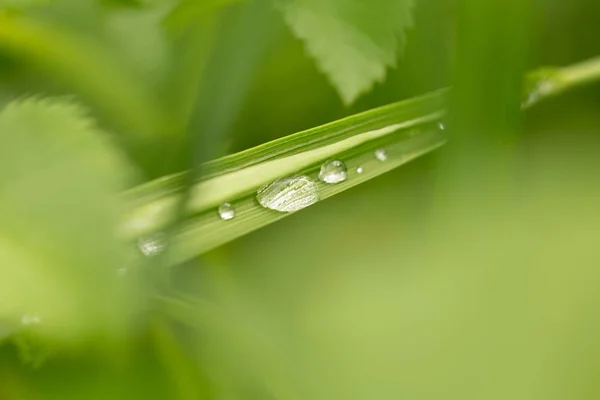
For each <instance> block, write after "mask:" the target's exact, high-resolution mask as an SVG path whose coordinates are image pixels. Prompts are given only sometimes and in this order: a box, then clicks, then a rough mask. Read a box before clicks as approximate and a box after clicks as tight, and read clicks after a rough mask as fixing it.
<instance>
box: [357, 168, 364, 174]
mask: <svg viewBox="0 0 600 400" xmlns="http://www.w3.org/2000/svg"><path fill="white" fill-rule="evenodd" d="M363 172H365V170H364V168H363V167H358V168H356V173H357V174H362V173H363Z"/></svg>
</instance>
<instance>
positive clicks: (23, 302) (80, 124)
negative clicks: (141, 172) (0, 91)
mask: <svg viewBox="0 0 600 400" xmlns="http://www.w3.org/2000/svg"><path fill="white" fill-rule="evenodd" d="M104 136H105V134H103V133H102V132H100V131H98V130H97V128H96V127H95V126H94V124H93V122H92V121H91V120H90V119H88V118H87V117H86V115H85V113H84V112H83V110H82V109H81V108H79V107H78V106H76V105H74V104H72V103H70V102H68V101H65V100H38V99H28V100H20V101H15V102H12V103H10V104H9V105H7V106H6V107H5V109H4V110H2V112H0V221H2V223H1V224H0V266H1V268H0V320H4V321H9V322H10V323H11V324H12V325H13V326H19V325H22V326H23V325H24V327H25V328H27V329H29V328H34V329H36V330H40V331H41V332H43V333H44V334H46V335H48V336H51V337H54V338H56V339H58V340H63V339H64V340H69V339H70V338H77V339H82V338H85V337H89V336H90V335H94V336H98V335H103V334H106V333H108V332H113V333H114V332H115V330H114V329H116V328H118V327H121V326H122V324H123V323H124V322H125V319H126V317H125V316H126V315H127V313H128V310H129V304H130V303H129V302H128V301H125V298H124V296H123V295H124V292H122V289H124V285H125V281H124V280H123V279H122V278H121V277H119V275H118V273H117V270H118V269H119V268H124V267H125V263H126V260H125V253H124V251H123V250H124V248H123V246H122V245H120V243H119V241H118V239H117V238H116V236H115V234H114V226H115V224H116V223H117V220H118V218H119V215H120V212H121V209H120V207H121V206H120V204H119V202H118V196H117V193H119V191H120V190H123V188H124V187H125V186H126V184H127V183H128V182H127V181H128V178H131V177H132V174H131V173H128V172H129V171H131V170H130V168H129V166H128V164H127V163H126V162H125V161H124V158H122V157H121V155H120V154H119V153H118V152H117V150H116V148H114V147H113V146H112V145H111V143H110V142H108V141H107V138H106V137H104ZM129 183H130V182H129ZM133 294H134V292H130V295H131V296H133ZM74 299H76V301H74Z"/></svg>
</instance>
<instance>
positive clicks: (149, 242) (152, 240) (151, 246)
mask: <svg viewBox="0 0 600 400" xmlns="http://www.w3.org/2000/svg"><path fill="white" fill-rule="evenodd" d="M138 246H139V248H140V250H141V251H142V253H144V255H145V256H148V257H152V256H155V255H157V254H159V253H161V252H162V251H163V250H164V249H165V235H164V234H163V233H156V234H154V235H152V236H149V237H145V238H140V240H138Z"/></svg>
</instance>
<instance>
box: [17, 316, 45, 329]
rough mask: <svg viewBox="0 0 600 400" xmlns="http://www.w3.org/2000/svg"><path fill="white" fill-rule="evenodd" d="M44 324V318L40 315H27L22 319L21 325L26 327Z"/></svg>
mask: <svg viewBox="0 0 600 400" xmlns="http://www.w3.org/2000/svg"><path fill="white" fill-rule="evenodd" d="M40 322H42V318H40V316H39V315H38V314H25V315H23V317H22V318H21V324H23V325H25V326H30V325H37V324H39V323H40Z"/></svg>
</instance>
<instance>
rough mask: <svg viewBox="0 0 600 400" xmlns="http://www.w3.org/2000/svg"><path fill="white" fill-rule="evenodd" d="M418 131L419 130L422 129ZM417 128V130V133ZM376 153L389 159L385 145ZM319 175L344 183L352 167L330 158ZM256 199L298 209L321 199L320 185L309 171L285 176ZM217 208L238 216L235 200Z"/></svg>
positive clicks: (440, 126) (382, 159) (224, 215)
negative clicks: (309, 175) (308, 173)
mask: <svg viewBox="0 0 600 400" xmlns="http://www.w3.org/2000/svg"><path fill="white" fill-rule="evenodd" d="M437 128H438V129H439V130H442V131H443V130H445V129H446V127H445V125H444V124H443V123H442V122H440V123H438V125H437ZM415 132H416V133H419V131H415ZM415 132H413V134H416V133H415ZM411 136H413V135H411ZM373 155H374V156H375V158H376V159H377V160H379V161H380V162H386V161H387V160H388V152H387V150H386V149H384V148H379V149H376V150H375V151H374V153H373ZM364 172H365V168H364V167H363V166H359V167H357V168H356V173H357V174H359V175H360V174H363V173H364ZM318 178H319V180H320V181H321V182H323V183H325V184H337V183H341V182H344V181H346V180H347V179H348V169H347V167H346V164H344V162H343V161H340V160H328V161H326V162H324V163H323V164H322V165H321V169H320V171H319V175H318ZM256 200H257V201H258V203H259V204H260V205H261V206H262V207H264V208H268V209H271V210H275V211H280V212H294V211H298V210H301V209H303V208H306V207H308V206H310V205H312V204H314V203H316V202H317V201H319V192H318V185H317V183H316V182H315V181H313V180H312V179H311V178H310V177H308V176H306V175H294V176H291V177H286V178H281V179H277V180H276V181H274V182H271V183H269V184H267V185H265V186H263V187H261V188H260V189H258V191H257V193H256ZM217 212H218V215H219V217H220V218H221V219H222V220H223V221H229V220H232V219H234V218H235V216H236V211H235V208H234V207H233V205H232V204H231V203H223V204H221V205H220V206H219V208H218V210H217Z"/></svg>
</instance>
